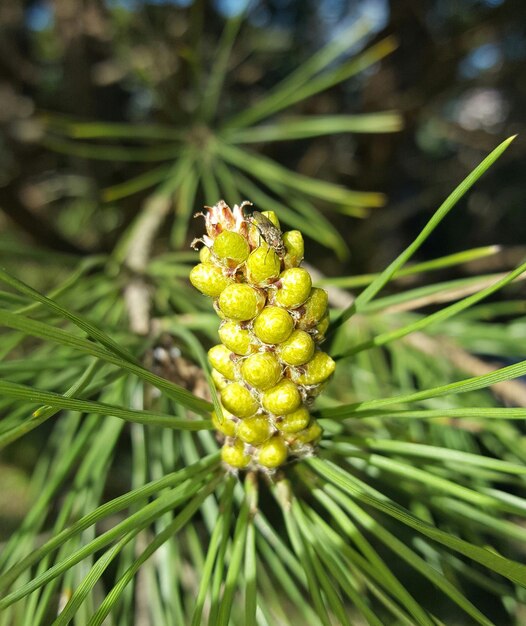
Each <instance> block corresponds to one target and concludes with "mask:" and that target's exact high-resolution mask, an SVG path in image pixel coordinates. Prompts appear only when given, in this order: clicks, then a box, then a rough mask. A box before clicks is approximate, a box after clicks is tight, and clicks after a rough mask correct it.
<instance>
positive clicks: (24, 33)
mask: <svg viewBox="0 0 526 626" xmlns="http://www.w3.org/2000/svg"><path fill="white" fill-rule="evenodd" d="M244 4H245V3H244V2H240V1H238V0H217V1H216V2H202V1H196V2H192V1H191V0H172V1H169V0H164V1H161V0H156V1H149V2H148V1H146V0H54V1H53V0H49V1H46V0H36V1H23V0H9V1H8V2H2V3H0V102H1V105H0V129H1V131H0V132H1V138H0V208H1V210H2V211H1V212H0V228H1V230H2V231H3V233H4V240H5V239H6V238H7V241H8V244H9V246H11V245H13V244H14V242H15V241H18V240H20V241H23V242H26V243H30V244H31V245H35V244H36V245H38V246H43V247H47V248H52V249H54V250H56V251H62V252H74V253H81V254H85V253H92V252H106V251H109V250H111V249H112V247H113V245H114V243H115V242H116V241H117V240H118V238H119V235H120V234H121V233H122V231H123V229H124V227H125V226H126V225H127V224H129V223H130V222H131V221H132V220H133V218H134V216H136V215H137V214H138V212H139V211H140V209H141V203H142V201H143V200H144V197H145V196H146V195H147V194H148V192H149V190H143V191H140V192H138V193H135V194H132V195H130V196H128V197H125V198H122V199H119V200H118V201H114V202H108V201H104V190H105V189H107V188H108V187H109V188H112V186H114V185H117V184H120V183H122V182H125V181H127V180H129V179H131V178H134V177H137V176H141V175H142V174H144V173H146V172H148V171H150V170H151V169H152V166H154V167H157V166H158V163H151V162H145V161H142V162H141V159H140V157H139V158H138V159H137V160H133V161H131V160H126V159H124V160H123V159H121V158H112V157H113V154H109V153H108V156H107V160H101V158H100V155H99V157H97V158H96V159H85V158H82V157H81V156H79V154H82V153H81V151H75V148H71V146H70V145H69V144H68V146H69V147H68V146H66V145H65V143H66V142H62V143H61V142H60V141H56V140H55V139H54V138H53V137H50V135H49V129H50V128H51V129H53V125H55V126H57V127H58V125H59V124H60V122H61V121H62V122H63V121H70V120H74V121H77V122H78V121H80V122H120V123H133V124H144V123H156V124H164V125H171V124H174V125H177V126H178V127H181V126H182V127H185V124H187V126H188V129H189V130H190V129H191V127H192V119H193V115H194V113H195V110H196V108H198V107H199V102H198V99H199V96H198V95H197V94H198V91H196V89H195V84H194V83H195V81H199V80H201V79H200V74H199V72H200V71H203V72H204V73H205V74H206V70H207V69H209V64H210V63H211V61H212V60H213V59H214V51H215V49H216V48H217V45H218V41H219V39H220V37H221V33H222V31H223V28H224V25H225V20H226V19H228V18H232V17H234V18H235V16H236V15H237V13H238V12H239V11H240V9H241V8H242V7H243V6H244ZM359 18H365V19H366V20H367V21H368V23H369V34H368V36H367V37H365V38H364V39H363V40H362V41H360V42H359V44H357V46H355V47H354V48H353V49H351V50H348V51H347V52H346V54H347V55H352V54H356V53H357V52H358V51H359V50H360V49H362V48H366V47H370V46H371V45H373V44H374V43H375V42H377V41H381V40H382V39H383V38H385V36H386V35H394V37H395V38H396V40H397V42H398V47H397V49H396V50H395V51H394V52H393V53H392V54H390V55H388V56H387V57H386V58H385V59H383V60H382V61H381V62H380V63H378V64H375V65H374V66H372V67H371V68H368V69H367V70H366V71H365V72H362V73H360V74H359V75H357V76H356V77H353V78H352V79H350V80H346V81H344V82H343V83H341V84H338V85H335V86H334V87H332V88H330V89H327V90H325V91H323V92H321V93H319V94H316V95H315V96H313V97H312V98H309V99H307V100H305V101H304V102H301V103H299V104H298V105H297V106H296V107H292V110H291V111H292V112H293V113H294V114H301V115H312V114H314V115H321V114H324V115H327V114H349V113H372V112H377V111H384V110H398V111H400V112H401V114H402V116H403V120H404V128H403V130H402V131H401V132H399V133H388V134H387V133H385V134H384V133H380V134H360V135H349V134H342V135H334V136H329V137H315V138H311V139H302V140H294V141H280V142H277V143H268V144H265V143H261V144H256V146H255V147H256V150H257V151H258V152H259V153H260V154H264V155H267V156H270V157H272V158H273V159H275V160H276V161H277V162H279V163H280V164H282V165H285V166H287V167H289V168H291V169H292V170H294V171H297V172H299V173H302V174H305V175H307V176H316V177H318V178H322V179H326V180H330V181H334V182H337V183H340V184H342V185H345V186H349V187H350V188H352V189H357V190H375V191H381V192H384V193H385V194H387V197H388V202H387V204H386V206H385V207H383V208H378V209H373V210H372V211H371V212H370V215H369V217H368V219H366V220H357V219H350V218H348V217H346V216H342V215H338V214H331V215H330V216H329V219H330V220H331V221H332V222H333V223H334V224H335V225H336V227H337V228H338V229H339V230H340V232H342V233H344V236H345V238H346V239H347V241H348V243H349V247H350V250H351V255H350V257H349V259H348V261H346V264H345V266H343V267H342V266H340V265H339V264H338V263H335V262H334V258H333V255H332V254H331V253H330V251H327V250H326V249H325V250H324V249H320V250H319V251H318V254H317V257H318V258H317V259H316V264H317V265H319V266H320V267H322V268H323V270H324V271H325V272H327V273H328V274H332V275H338V274H340V275H343V274H345V275H348V274H350V273H351V274H356V273H364V272H370V271H375V270H378V269H380V268H382V267H383V266H384V265H385V263H386V262H387V261H389V260H390V259H392V258H393V256H394V255H395V254H396V253H397V252H399V251H400V250H401V249H402V248H403V246H404V245H406V244H407V242H409V241H410V240H411V238H412V237H413V236H414V234H415V233H416V232H417V230H418V228H419V227H421V226H422V225H423V223H424V222H425V220H426V219H427V218H428V216H429V214H430V212H431V211H432V210H433V209H434V208H436V206H437V205H438V204H439V203H440V201H441V200H442V199H443V198H444V197H445V196H446V195H447V194H448V193H449V191H450V190H451V189H452V188H453V187H454V185H455V184H457V183H458V181H459V180H461V179H462V178H463V177H464V176H465V175H466V174H467V173H468V172H469V171H470V169H472V167H473V166H474V165H475V164H476V163H477V162H478V161H479V160H480V158H481V156H482V155H483V154H485V153H486V152H488V151H489V150H490V149H491V148H492V147H494V146H495V145H496V144H497V143H498V142H499V141H500V140H501V139H502V138H504V137H505V136H508V135H510V134H514V133H519V135H520V136H519V139H518V141H516V142H515V144H514V146H513V148H512V149H511V150H510V151H509V152H508V153H507V154H506V155H505V156H504V158H502V159H501V160H500V161H499V163H498V164H497V165H496V166H495V167H494V168H492V170H491V172H490V173H489V174H488V175H487V176H486V177H485V178H484V180H483V181H482V182H481V184H479V185H478V186H477V189H476V191H475V192H474V193H473V194H471V195H470V197H469V198H468V200H467V201H466V202H465V203H464V204H463V210H460V211H457V212H456V217H455V219H454V220H449V221H447V223H446V224H445V225H444V226H443V227H441V228H440V230H439V231H438V233H437V236H435V237H433V241H432V242H430V244H429V245H428V246H427V247H426V248H425V250H424V251H423V253H422V255H423V256H427V257H434V256H438V255H440V254H446V253H449V252H452V251H456V250H459V249H463V248H467V247H473V246H479V245H486V244H493V243H499V244H506V245H508V246H522V245H523V243H524V236H525V233H526V220H525V219H524V217H523V207H524V204H525V200H526V189H525V186H524V185H523V184H522V183H523V179H524V175H523V166H524V158H523V157H524V152H525V150H526V138H525V137H524V136H523V135H524V133H522V131H523V128H524V125H525V114H524V112H525V110H526V3H524V2H522V1H521V0H456V1H449V0H435V1H427V0H424V1H422V0H396V1H395V0H392V1H391V2H388V1H384V0H359V1H356V2H353V1H337V0H316V1H313V0H270V1H266V0H261V1H260V0H254V1H252V2H250V3H249V7H248V10H247V12H246V19H244V20H243V23H242V25H241V27H240V31H239V34H238V37H237V40H236V42H235V44H234V46H233V51H232V56H231V59H230V61H229V64H228V70H227V74H226V81H225V86H224V90H223V93H222V95H221V99H220V102H219V115H223V116H226V117H228V116H229V115H231V114H233V113H237V112H240V111H243V110H244V108H245V107H247V106H248V105H249V104H252V103H254V102H257V101H258V99H260V98H261V97H262V96H263V95H264V94H265V93H266V92H267V91H268V90H269V89H270V88H271V87H272V86H273V85H275V84H276V83H277V82H278V81H279V80H280V79H282V78H283V77H285V76H286V75H287V74H289V73H290V72H291V71H293V70H294V69H295V68H296V67H298V66H300V65H301V64H302V63H303V62H304V61H305V60H306V59H307V58H309V57H310V56H311V55H312V54H313V52H315V51H316V50H318V49H320V48H321V47H322V46H323V45H325V44H326V43H327V42H329V41H330V40H333V39H335V38H336V37H337V36H338V35H339V34H340V33H341V32H343V31H344V29H345V28H346V27H348V26H349V24H352V23H353V22H355V21H356V20H358V19H359ZM291 111H289V113H290V112H291ZM103 143H104V142H103ZM106 143H108V142H106ZM134 145H137V146H139V145H140V146H143V145H144V144H142V143H137V144H134V143H133V142H130V141H127V142H123V141H122V140H119V139H117V140H116V141H112V146H122V147H123V148H124V150H128V149H129V148H130V147H133V146H134ZM148 145H150V146H155V141H151V142H150V143H149V144H148ZM68 151H69V152H70V153H68ZM200 202H202V201H201V200H200V199H199V197H197V198H196V204H197V206H199V203H200ZM318 206H320V207H321V208H322V209H323V203H321V202H318ZM193 234H194V233H192V232H190V233H188V236H187V238H186V239H187V241H186V244H188V242H189V241H190V240H191V238H192V236H193ZM4 244H5V241H4ZM5 245H7V244H5ZM5 245H4V247H3V249H4V250H5ZM9 246H8V247H9ZM509 254H512V255H513V257H514V258H515V256H516V257H517V258H518V257H519V256H521V252H520V251H519V250H514V249H513V248H512V250H511V252H509V251H508V252H507V257H509ZM311 260H313V259H312V256H311ZM491 262H492V263H493V264H498V263H500V262H502V263H504V264H505V265H506V266H509V263H510V259H509V258H506V259H502V257H499V258H497V259H495V258H493V259H492V261H491ZM492 269H496V268H492Z"/></svg>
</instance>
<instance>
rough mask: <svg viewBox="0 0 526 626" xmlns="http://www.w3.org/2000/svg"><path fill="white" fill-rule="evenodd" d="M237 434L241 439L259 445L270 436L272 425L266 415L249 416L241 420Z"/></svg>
mask: <svg viewBox="0 0 526 626" xmlns="http://www.w3.org/2000/svg"><path fill="white" fill-rule="evenodd" d="M236 434H237V436H238V437H239V438H240V439H241V441H244V442H245V443H250V444H252V445H253V446H259V445H260V444H261V443H263V442H264V441H266V440H267V439H268V438H269V437H270V435H271V434H272V427H271V425H270V423H269V421H268V419H267V418H266V417H260V416H256V417H249V418H248V419H246V420H241V421H240V422H239V425H238V427H237V433H236Z"/></svg>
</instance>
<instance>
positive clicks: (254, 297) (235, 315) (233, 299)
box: [219, 283, 265, 322]
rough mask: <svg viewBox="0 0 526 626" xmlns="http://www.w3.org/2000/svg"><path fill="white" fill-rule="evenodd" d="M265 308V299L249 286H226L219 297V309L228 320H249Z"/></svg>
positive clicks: (236, 284) (238, 284)
mask: <svg viewBox="0 0 526 626" xmlns="http://www.w3.org/2000/svg"><path fill="white" fill-rule="evenodd" d="M264 306H265V297H264V296H263V295H262V294H261V293H260V292H259V291H258V290H257V289H254V288H253V287H250V285H245V284H240V283H235V284H233V285H228V287H226V289H224V290H223V291H222V292H221V295H220V296H219V308H220V310H221V311H222V313H223V314H224V315H225V316H226V317H227V318H230V319H233V320H238V321H240V322H243V321H246V320H251V319H252V318H253V317H256V315H257V314H258V313H259V312H260V311H261V309H262V308H263V307H264Z"/></svg>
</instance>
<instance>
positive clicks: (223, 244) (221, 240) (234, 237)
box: [212, 230, 250, 265]
mask: <svg viewBox="0 0 526 626" xmlns="http://www.w3.org/2000/svg"><path fill="white" fill-rule="evenodd" d="M212 252H213V253H214V254H215V255H216V257H217V258H218V259H220V260H221V261H224V262H227V263H228V264H229V265H240V264H241V263H243V261H246V259H247V257H248V254H249V252H250V248H249V245H248V241H247V240H246V239H245V238H244V237H243V236H242V235H240V234H239V233H234V232H233V231H231V230H224V231H223V232H221V233H219V235H218V236H217V237H216V238H215V239H214V244H213V246H212ZM230 262H231V263H230Z"/></svg>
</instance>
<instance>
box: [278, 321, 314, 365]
mask: <svg viewBox="0 0 526 626" xmlns="http://www.w3.org/2000/svg"><path fill="white" fill-rule="evenodd" d="M315 347H316V346H315V343H314V340H313V338H312V337H311V336H310V335H309V333H307V332H305V331H304V330H295V331H293V332H292V334H291V335H290V337H289V338H288V339H286V340H285V341H284V342H283V343H280V344H279V346H278V347H277V349H276V354H277V355H278V356H279V358H280V359H281V360H282V361H283V363H286V364H287V365H303V364H304V363H307V361H309V360H310V359H311V358H312V355H313V354H314V348H315Z"/></svg>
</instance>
